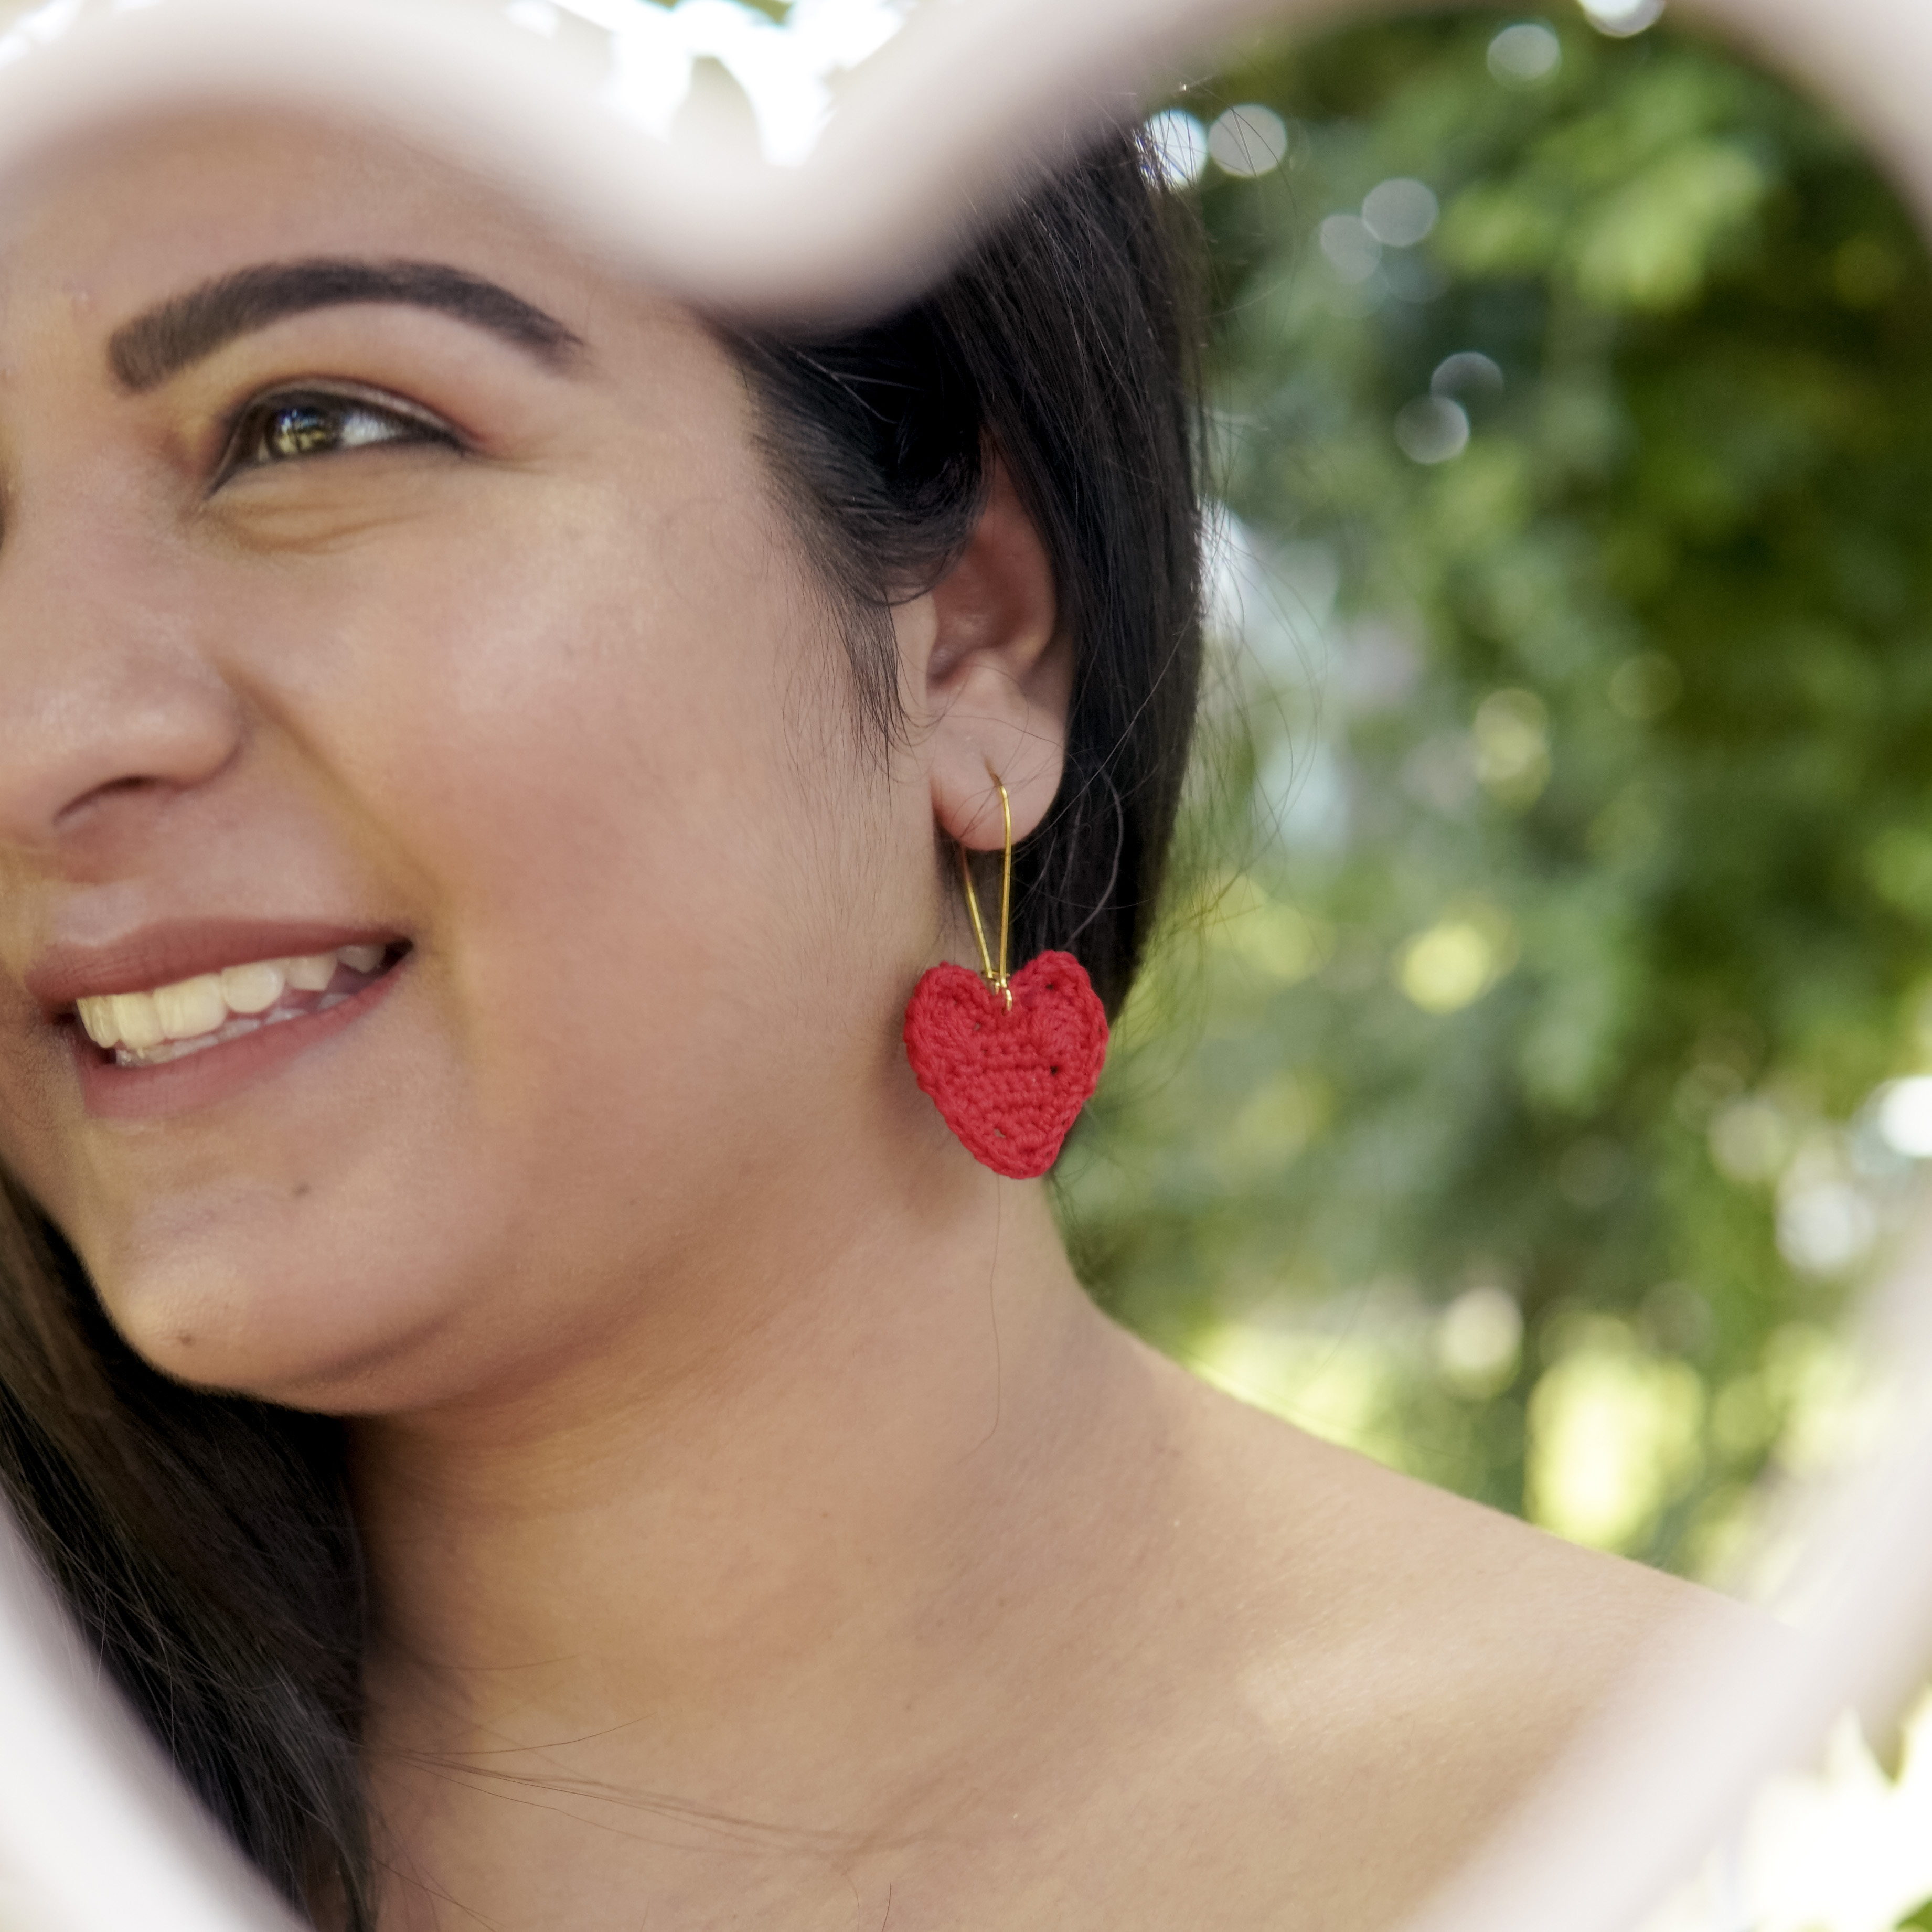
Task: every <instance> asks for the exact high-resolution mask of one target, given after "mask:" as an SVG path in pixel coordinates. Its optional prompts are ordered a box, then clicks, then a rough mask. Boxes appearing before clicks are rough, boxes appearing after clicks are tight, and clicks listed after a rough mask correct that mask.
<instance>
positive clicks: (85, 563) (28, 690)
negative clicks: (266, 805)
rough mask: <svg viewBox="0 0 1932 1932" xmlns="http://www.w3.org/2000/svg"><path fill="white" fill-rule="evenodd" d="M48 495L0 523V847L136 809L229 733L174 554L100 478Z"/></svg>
mask: <svg viewBox="0 0 1932 1932" xmlns="http://www.w3.org/2000/svg"><path fill="white" fill-rule="evenodd" d="M63 496H64V500H55V501H50V500H49V499H46V498H43V499H42V500H41V501H40V503H39V504H37V505H33V506H31V507H28V508H26V509H25V510H24V511H23V514H21V515H20V517H18V518H17V520H12V521H11V522H10V527H8V528H7V529H6V530H5V532H4V534H0V859H4V857H5V853H7V850H8V849H9V848H10V849H12V850H13V851H14V852H16V853H23V852H25V853H36V854H40V855H43V856H44V855H46V853H49V852H50V851H55V852H57V851H58V850H61V849H62V847H65V846H68V845H70V844H73V845H78V844H81V843H83V842H86V841H89V840H91V839H93V838H97V837H98V835H99V834H100V832H101V830H102V829H104V827H105V826H110V825H113V826H133V825H137V824H139V823H145V822H151V821H152V820H154V819H155V818H156V817H157V816H158V814H160V812H161V811H163V810H164V809H165V808H166V805H167V804H168V803H169V802H171V801H172V800H173V799H175V798H176V797H178V796H180V795H181V793H184V792H187V791H188V790H192V789H193V788H194V787H196V786H198V785H200V784H205V782H206V781H208V779H209V778H211V777H213V776H214V775H215V774H216V773H217V772H220V770H221V769H223V766H226V764H227V763H228V762H229V760H230V759H231V758H233V756H234V755H235V752H236V748H237V746H238V745H239V742H240V739H241V735H242V718H241V716H240V712H239V706H238V705H237V703H236V700H235V697H234V694H233V692H232V691H230V690H229V688H228V686H227V685H226V684H225V683H224V682H223V679H222V677H221V676H220V670H219V667H218V666H217V664H214V662H213V661H211V658H210V657H209V656H208V653H207V652H206V649H205V641H206V634H207V628H208V627H207V625H206V622H205V619H203V620H202V621H200V622H197V619H196V613H195V610H194V609H193V598H192V597H191V595H190V577H191V574H192V571H191V564H190V560H189V559H187V558H186V557H184V556H181V555H179V554H171V553H170V547H169V544H167V543H166V541H165V538H163V536H161V535H160V534H158V533H157V532H154V531H152V530H143V529H142V528H141V527H140V521H139V517H138V516H137V515H136V514H130V506H127V505H116V504H115V502H114V500H113V491H112V490H111V487H106V488H101V489H97V490H92V491H89V490H80V489H77V490H71V491H68V492H65V493H63Z"/></svg>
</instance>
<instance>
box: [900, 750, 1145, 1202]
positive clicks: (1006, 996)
mask: <svg viewBox="0 0 1932 1932" xmlns="http://www.w3.org/2000/svg"><path fill="white" fill-rule="evenodd" d="M987 775H988V776H989V778H992V781H993V783H994V784H995V786H996V787H998V790H999V794H1000V811H1001V816H1002V817H1003V818H1004V820H1005V821H1006V850H1005V854H1004V857H1003V859H1002V860H1001V870H1000V963H999V968H998V971H995V970H994V966H993V961H992V955H991V954H990V953H988V951H987V950H986V928H985V926H983V925H982V924H981V923H980V901H979V899H978V898H977V895H975V894H974V890H973V868H972V866H971V864H970V863H969V862H968V859H967V856H966V847H965V846H964V845H963V844H962V846H961V847H960V848H959V871H960V876H961V877H962V879H964V880H965V885H966V910H967V912H968V913H969V914H970V915H971V918H972V921H973V937H974V940H975V941H977V943H978V945H979V948H980V971H978V972H977V973H971V972H968V971H967V969H966V968H965V967H964V966H956V965H953V964H952V963H951V962H950V961H949V962H947V963H946V964H945V965H941V966H935V967H933V968H931V969H929V971H926V972H925V973H923V974H921V975H920V976H919V984H918V985H917V986H916V987H915V988H914V989H913V995H912V998H911V1001H910V1003H909V1004H907V1007H906V1014H905V1049H906V1058H907V1059H908V1060H909V1061H911V1062H912V1070H913V1075H914V1076H915V1078H916V1079H917V1080H918V1082H919V1085H920V1087H921V1088H923V1089H924V1091H926V1093H928V1094H930V1095H931V1096H932V1102H933V1104H934V1106H936V1107H937V1108H938V1109H939V1112H940V1117H941V1118H942V1119H943V1120H944V1121H945V1123H946V1124H947V1126H948V1127H950V1128H951V1129H952V1130H953V1133H955V1134H956V1136H958V1137H959V1142H960V1144H961V1145H962V1146H963V1147H964V1148H965V1150H966V1151H967V1152H968V1154H971V1156H972V1157H973V1158H974V1160H977V1161H978V1162H980V1163H981V1164H982V1165H983V1166H986V1167H990V1168H991V1169H992V1170H993V1172H995V1174H1004V1175H1006V1176H1007V1178H1008V1179H1010V1180H1013V1181H1030V1180H1031V1179H1032V1178H1034V1176H1035V1175H1041V1174H1044V1173H1045V1172H1046V1170H1047V1169H1049V1167H1051V1166H1052V1165H1053V1163H1054V1161H1055V1159H1056V1158H1057V1157H1058V1154H1059V1153H1060V1144H1061V1142H1062V1141H1064V1140H1065V1139H1066V1138H1067V1130H1069V1129H1070V1127H1072V1126H1073V1123H1074V1121H1075V1119H1076V1117H1077V1116H1078V1115H1079V1112H1080V1109H1082V1107H1084V1106H1085V1105H1086V1104H1087V1102H1088V1098H1089V1097H1091V1094H1092V1093H1093V1091H1094V1086H1095V1085H1096V1083H1097V1082H1098V1081H1099V1079H1100V1064H1101V1062H1102V1061H1103V1060H1105V1059H1106V1057H1107V1015H1106V1010H1105V1009H1104V1008H1103V1007H1102V1006H1101V1004H1100V995H1098V994H1097V993H1096V992H1094V987H1093V984H1092V982H1091V981H1090V980H1088V977H1087V971H1086V968H1085V967H1083V966H1082V965H1081V963H1080V962H1079V960H1077V959H1075V958H1074V956H1073V954H1072V953H1042V954H1041V955H1040V957H1039V958H1038V959H1034V960H1033V961H1031V962H1029V963H1028V965H1025V966H1022V968H1020V970H1019V971H1018V972H1017V973H1016V974H1013V976H1012V977H1010V978H1009V977H1007V932H1008V929H1009V927H1010V922H1011V916H1012V912H1013V805H1012V803H1011V802H1010V800H1009V799H1008V798H1007V788H1006V787H1005V786H1004V784H1001V782H1000V779H999V777H998V774H997V773H995V772H991V771H989V772H988V774H987Z"/></svg>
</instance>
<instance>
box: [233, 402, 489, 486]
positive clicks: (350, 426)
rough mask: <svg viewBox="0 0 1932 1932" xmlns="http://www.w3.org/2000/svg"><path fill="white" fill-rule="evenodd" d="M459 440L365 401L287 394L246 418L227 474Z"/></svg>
mask: <svg viewBox="0 0 1932 1932" xmlns="http://www.w3.org/2000/svg"><path fill="white" fill-rule="evenodd" d="M455 441H456V439H455V437H453V436H452V435H451V434H450V433H449V431H446V430H444V429H442V428H439V427H438V426H437V425H435V424H434V423H431V422H424V421H422V420H421V419H419V418H417V417H416V416H410V415H408V414H406V413H404V412H403V411H401V410H395V409H389V408H386V407H383V406H382V405H380V404H376V403H373V402H369V401H365V400H364V399H363V398H360V397H356V396H328V395H311V396H284V397H281V398H277V399H275V400H274V401H270V402H268V403H266V404H261V405H259V406H258V407H256V408H255V409H254V410H251V411H250V412H249V413H248V414H247V415H246V416H244V417H243V418H242V421H241V422H239V424H238V425H236V432H235V436H234V438H233V442H232V443H231V444H230V446H229V460H228V461H227V463H226V465H225V466H224V470H225V472H226V473H232V472H234V471H236V470H237V469H263V468H266V467H267V466H270V465H272V464H275V463H291V462H294V461H296V460H297V459H299V458H303V457H314V456H329V455H335V453H336V452H338V451H341V450H347V449H366V448H368V446H371V444H375V443H449V444H452V445H453V444H455Z"/></svg>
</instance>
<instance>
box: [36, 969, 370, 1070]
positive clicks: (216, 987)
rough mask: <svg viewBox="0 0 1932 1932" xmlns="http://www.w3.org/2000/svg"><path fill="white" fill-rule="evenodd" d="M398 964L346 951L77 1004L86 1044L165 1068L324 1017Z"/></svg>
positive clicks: (124, 1060)
mask: <svg viewBox="0 0 1932 1932" xmlns="http://www.w3.org/2000/svg"><path fill="white" fill-rule="evenodd" d="M393 963H394V956H393V950H392V949H391V948H389V947H383V946H374V945H365V946H344V947H338V948H337V949H336V950H335V951H333V952H331V953H307V954H304V955H302V956H300V957H299V958H296V959H257V960H250V961H247V962H243V963H242V964H240V965H234V966H228V967H224V968H223V969H222V970H221V971H220V972H218V973H200V974H196V975H195V976H194V977H193V978H192V979H187V980H175V981H174V982H172V983H171V984H169V985H167V986H157V987H155V988H154V989H152V990H151V991H150V992H132V993H110V994H103V995H96V996H95V997H94V998H86V999H81V1000H77V1001H76V1002H75V1003H74V1004H75V1009H76V1013H77V1017H78V1018H79V1019H80V1024H81V1026H82V1028H83V1030H84V1031H86V1034H87V1037H88V1038H89V1040H92V1042H93V1043H94V1044H95V1046H98V1047H100V1048H101V1049H103V1050H104V1051H111V1052H113V1055H114V1064H115V1065H116V1066H117V1067H165V1066H166V1065H168V1064H169V1063H170V1062H171V1061H177V1060H181V1059H185V1058H187V1056H188V1055H190V1054H196V1053H205V1052H208V1050H209V1049H211V1048H213V1047H217V1046H226V1045H227V1044H228V1043H229V1042H230V1041H231V1040H241V1039H243V1038H245V1037H246V1036H247V1035H248V1034H252V1033H258V1032H260V1031H261V1030H262V1029H263V1028H265V1027H270V1026H274V1025H278V1024H279V1023H281V1022H287V1021H289V1020H296V1019H305V1018H306V1017H307V1016H309V1015H311V1014H314V1013H327V1012H329V1010H331V1009H332V1008H333V1007H339V1006H341V1005H342V1004H344V1002H345V1001H348V1000H351V999H353V998H355V996H356V995H357V994H358V993H359V992H361V991H362V989H363V988H364V987H365V986H368V984H369V983H371V981H372V980H375V979H377V977H380V974H382V973H383V971H384V970H385V968H386V967H387V966H389V965H392V964H393Z"/></svg>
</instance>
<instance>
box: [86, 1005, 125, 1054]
mask: <svg viewBox="0 0 1932 1932" xmlns="http://www.w3.org/2000/svg"><path fill="white" fill-rule="evenodd" d="M80 1023H81V1025H83V1026H84V1027H85V1028H86V1029H87V1037H88V1038H89V1040H92V1041H93V1043H95V1046H113V1044H114V1043H115V1041H116V1040H118V1039H119V1038H120V1037H121V1035H120V1033H119V1031H118V1029H117V1028H115V1025H114V1002H113V1001H112V1000H83V1001H81V1002H80Z"/></svg>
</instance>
